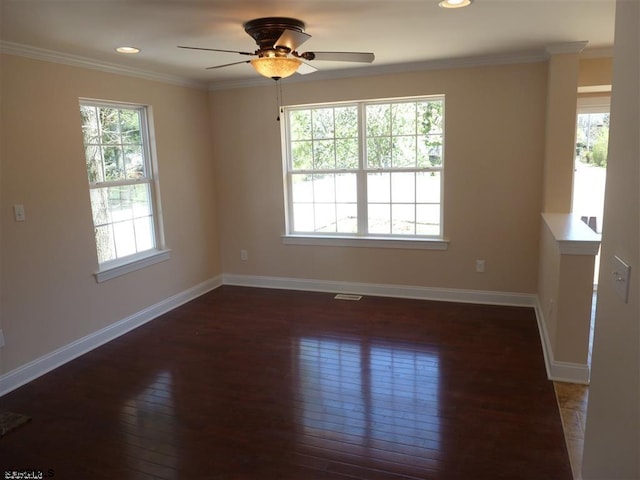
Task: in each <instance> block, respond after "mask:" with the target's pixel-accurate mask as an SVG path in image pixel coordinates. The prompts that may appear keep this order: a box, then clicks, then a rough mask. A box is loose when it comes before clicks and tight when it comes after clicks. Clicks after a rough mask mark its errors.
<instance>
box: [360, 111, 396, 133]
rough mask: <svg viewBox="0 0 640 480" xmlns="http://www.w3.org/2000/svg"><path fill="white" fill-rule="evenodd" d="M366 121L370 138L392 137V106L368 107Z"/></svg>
mask: <svg viewBox="0 0 640 480" xmlns="http://www.w3.org/2000/svg"><path fill="white" fill-rule="evenodd" d="M366 121H367V136H368V137H380V136H388V135H391V106H390V105H367V107H366Z"/></svg>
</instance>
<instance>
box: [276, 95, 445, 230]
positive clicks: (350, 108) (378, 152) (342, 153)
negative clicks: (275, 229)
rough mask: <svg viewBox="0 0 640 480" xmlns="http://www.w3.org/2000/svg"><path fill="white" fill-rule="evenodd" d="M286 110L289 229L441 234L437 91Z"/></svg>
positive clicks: (441, 119)
mask: <svg viewBox="0 0 640 480" xmlns="http://www.w3.org/2000/svg"><path fill="white" fill-rule="evenodd" d="M284 110H285V115H284V119H285V121H284V124H283V128H284V139H285V140H284V151H285V171H286V175H285V182H286V188H285V190H286V196H287V234H288V235H292V236H298V235H299V236H314V237H320V236H326V237H331V236H334V237H341V238H342V237H354V238H359V237H360V238H387V239H403V238H410V239H424V240H428V239H441V238H442V222H441V212H442V181H443V151H444V98H443V97H441V96H439V97H423V98H411V99H397V100H385V101H372V102H356V103H341V104H329V105H313V106H295V107H287V108H285V109H284Z"/></svg>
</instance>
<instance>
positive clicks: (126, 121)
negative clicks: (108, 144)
mask: <svg viewBox="0 0 640 480" xmlns="http://www.w3.org/2000/svg"><path fill="white" fill-rule="evenodd" d="M120 134H121V135H122V143H134V144H138V143H142V140H141V138H142V137H141V135H140V114H139V113H138V111H137V110H120Z"/></svg>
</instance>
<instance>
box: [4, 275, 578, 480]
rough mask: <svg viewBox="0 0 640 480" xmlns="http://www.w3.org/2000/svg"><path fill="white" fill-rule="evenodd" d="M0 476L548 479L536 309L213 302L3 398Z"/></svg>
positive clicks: (272, 296)
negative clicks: (25, 419)
mask: <svg viewBox="0 0 640 480" xmlns="http://www.w3.org/2000/svg"><path fill="white" fill-rule="evenodd" d="M0 410H10V411H16V412H20V413H24V414H27V415H29V416H31V417H32V421H31V422H30V423H29V424H27V425H25V426H23V427H21V428H19V429H17V430H15V431H13V432H11V433H10V434H8V435H6V436H4V437H2V438H1V439H0V472H2V471H4V470H7V469H35V468H38V469H42V470H43V471H46V470H47V469H54V471H55V478H92V479H93V478H95V479H101V478H105V479H106V478H118V479H125V480H126V479H141V480H149V479H198V478H203V479H204V478H206V479H214V480H216V479H217V480H235V479H238V480H240V479H242V480H244V479H257V478H260V479H290V480H314V479H323V480H332V479H336V480H346V479H363V480H364V479H366V480H377V479H381V480H382V479H384V480H394V479H396V480H414V479H421V480H425V479H438V480H441V479H445V480H446V479H455V480H458V479H467V478H474V479H476V480H483V479H491V480H494V479H501V478H504V479H510V480H513V479H525V480H526V479H532V480H534V479H535V480H538V479H541V478H544V479H547V478H548V479H554V480H564V479H566V480H569V479H571V478H572V476H571V468H570V465H569V458H568V454H567V450H566V446H565V442H564V437H563V431H562V425H561V421H560V416H559V413H558V407H557V404H556V399H555V393H554V389H553V384H552V383H551V382H549V381H548V380H547V378H546V374H545V367H544V361H543V356H542V350H541V347H540V340H539V335H538V331H537V324H536V319H535V314H534V312H533V310H532V309H530V308H520V307H505V306H486V305H470V304H456V303H447V302H431V301H420V300H407V299H393V298H381V297H367V296H365V297H363V298H362V300H360V301H358V302H344V301H340V300H335V299H333V295H331V294H325V293H313V292H293V291H284V290H269V289H254V288H243V287H230V286H224V287H221V288H218V289H216V290H215V291H213V292H210V293H208V294H206V295H203V296H202V297H200V298H198V299H196V300H194V301H192V302H189V303H187V304H185V305H183V306H181V307H179V308H177V309H175V310H173V311H171V312H168V313H167V314H165V315H163V316H161V317H159V318H158V319H156V320H154V321H153V322H150V323H148V324H146V325H144V326H142V327H140V328H138V329H136V330H134V331H132V332H129V333H128V334H127V335H124V336H122V337H120V338H118V339H116V340H114V341H112V342H109V343H108V344H106V345H103V346H102V347H100V348H98V349H96V350H94V351H92V352H89V353H87V354H86V355H83V356H82V357H80V358H78V359H76V360H74V361H72V362H70V363H68V364H66V365H64V366H62V367H60V368H58V369H56V370H54V371H52V372H50V373H48V374H46V375H44V376H42V377H40V378H39V379H37V380H35V381H33V382H31V383H29V384H27V385H25V386H23V387H21V388H19V389H17V390H15V391H14V392H11V393H9V394H7V395H5V396H4V397H2V398H0Z"/></svg>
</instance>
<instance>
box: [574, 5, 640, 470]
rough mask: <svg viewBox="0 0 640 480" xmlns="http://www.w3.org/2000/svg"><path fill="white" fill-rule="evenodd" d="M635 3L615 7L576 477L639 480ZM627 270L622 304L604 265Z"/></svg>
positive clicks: (638, 24)
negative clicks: (591, 334) (594, 301)
mask: <svg viewBox="0 0 640 480" xmlns="http://www.w3.org/2000/svg"><path fill="white" fill-rule="evenodd" d="M639 31H640V4H639V3H638V2H636V1H627V0H618V2H617V3H616V33H615V47H614V57H613V88H612V95H611V131H610V137H609V162H608V165H607V186H606V195H605V209H604V225H603V234H602V255H601V257H602V265H601V268H600V278H599V282H598V306H597V311H596V326H595V339H594V345H593V366H592V371H591V386H590V388H589V409H588V412H587V426H586V433H585V448H584V462H583V469H582V472H583V478H585V479H586V480H592V479H607V480H617V479H637V478H640V463H639V462H640V401H639V398H640V347H639V345H640V326H639V319H640V287H639V282H640V276H639V275H638V270H639V269H640V251H639V250H640V233H639V230H640V213H639V205H640V198H639V193H638V192H639V191H640V188H639V187H640V168H639V165H640V140H639V139H638V131H640V118H639V117H640V95H639V94H638V85H639V84H640V60H639V57H638V45H640V37H639V33H638V32H639ZM614 255H619V256H620V257H621V258H622V259H624V260H625V261H626V262H627V263H628V264H629V265H631V281H630V283H629V285H630V289H629V302H628V303H624V302H623V301H622V300H621V299H620V298H619V297H618V296H617V294H616V293H615V291H614V287H613V285H614V283H615V282H614V280H613V276H612V275H611V272H612V268H611V261H612V259H613V256H614Z"/></svg>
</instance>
